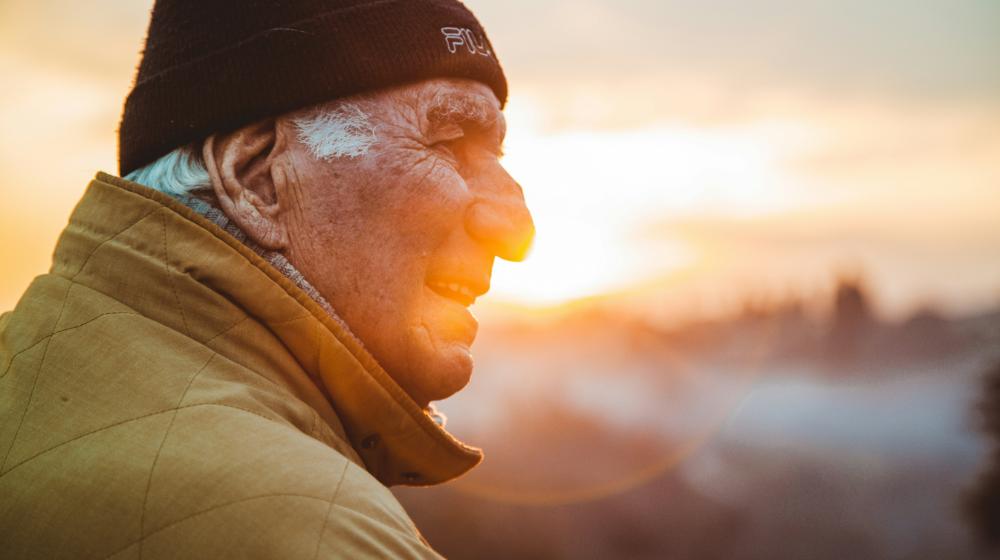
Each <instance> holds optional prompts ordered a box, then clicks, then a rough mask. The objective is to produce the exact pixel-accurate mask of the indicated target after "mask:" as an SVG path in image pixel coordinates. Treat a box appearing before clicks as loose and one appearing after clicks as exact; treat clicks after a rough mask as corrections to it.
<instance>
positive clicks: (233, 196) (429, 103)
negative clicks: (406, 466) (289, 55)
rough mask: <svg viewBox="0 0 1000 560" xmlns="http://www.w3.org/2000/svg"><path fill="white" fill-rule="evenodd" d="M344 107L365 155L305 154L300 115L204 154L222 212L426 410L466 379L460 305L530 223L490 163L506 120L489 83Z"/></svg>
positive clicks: (479, 289) (399, 93)
mask: <svg viewBox="0 0 1000 560" xmlns="http://www.w3.org/2000/svg"><path fill="white" fill-rule="evenodd" d="M346 102H350V103H353V104H355V105H356V106H358V107H359V108H361V109H362V110H363V111H365V112H366V113H367V114H368V115H369V116H370V121H371V124H372V125H373V127H374V130H375V136H376V138H377V142H376V143H375V144H374V145H373V146H372V147H371V149H370V150H369V152H368V153H367V154H366V155H364V156H360V157H354V158H351V157H340V158H334V159H331V160H330V161H323V160H321V159H317V158H316V157H314V156H313V155H312V154H311V153H310V151H309V149H308V147H307V146H306V145H305V144H303V143H302V142H300V141H299V139H298V138H297V135H298V131H297V129H296V127H295V125H294V123H293V122H292V119H293V118H294V117H296V116H298V115H301V114H302V111H299V112H295V113H291V114H287V115H283V116H281V117H278V118H276V119H273V120H267V121H263V122H259V123H255V124H254V125H251V126H248V127H245V128H242V129H239V130H237V131H234V132H232V133H230V134H225V135H216V136H213V137H211V138H209V139H208V140H206V142H205V145H204V149H203V156H204V159H205V163H206V165H207V167H208V169H209V172H210V174H211V176H212V181H213V187H214V190H215V194H216V197H217V199H218V203H219V204H220V206H221V207H222V209H223V211H224V212H226V214H227V215H228V216H229V217H230V218H231V219H233V220H234V221H235V222H236V223H237V224H238V225H239V226H241V227H242V228H243V229H244V231H246V232H247V234H248V235H249V236H250V237H251V238H253V239H254V240H255V241H257V242H258V243H260V244H261V245H263V246H265V247H268V248H271V249H274V250H277V251H279V252H281V253H283V254H284V255H285V256H286V257H287V258H288V259H289V261H290V262H291V263H292V264H293V265H294V266H295V267H296V268H298V269H299V271H301V272H302V274H304V275H305V277H306V278H307V279H308V280H309V281H310V283H312V284H313V285H314V286H315V287H316V288H317V289H318V290H319V291H320V293H322V294H323V295H324V297H326V298H327V299H328V300H329V301H330V303H331V304H332V305H333V307H334V309H336V310H337V312H338V314H340V316H341V318H343V319H344V321H345V322H346V323H347V324H348V325H349V326H350V328H351V329H352V331H353V332H354V333H355V334H356V335H357V336H358V338H360V339H361V341H362V342H363V343H364V345H365V346H366V348H367V349H368V350H369V351H370V352H371V353H372V354H373V355H374V357H375V358H376V360H378V362H379V363H380V364H381V365H382V366H383V367H384V368H385V369H386V371H388V373H389V374H390V375H391V376H392V377H393V378H394V379H395V380H396V381H397V382H398V383H399V385H400V386H401V387H402V388H403V389H404V390H406V391H407V392H408V393H409V394H410V396H411V397H413V399H414V400H415V401H416V402H417V403H418V404H420V405H422V406H426V404H427V403H428V402H429V401H432V400H439V399H443V398H445V397H447V396H449V395H451V394H453V393H454V392H456V391H458V390H459V389H461V388H462V387H464V386H465V384H466V383H467V382H468V380H469V377H470V375H471V373H472V366H473V362H472V357H471V354H470V347H471V345H472V342H473V339H474V338H475V336H476V329H477V323H476V320H475V319H474V318H473V317H472V315H471V314H470V313H469V311H468V309H467V307H468V305H469V304H470V303H471V300H472V299H473V298H472V297H471V296H476V295H481V294H482V293H484V292H486V290H487V289H488V288H489V282H490V275H491V271H492V265H493V259H494V258H495V257H500V258H504V259H508V260H520V259H522V258H523V257H524V254H525V251H526V250H527V248H528V246H529V245H530V243H531V240H532V237H533V235H534V226H533V224H532V220H531V216H530V214H529V212H528V209H527V208H526V206H525V203H524V198H523V195H522V192H521V188H520V186H519V185H518V184H517V183H516V182H515V181H514V180H513V179H512V178H511V177H510V175H508V174H507V172H506V171H505V170H504V168H503V167H502V166H501V164H500V162H499V156H500V145H501V142H502V141H503V136H504V134H505V121H504V118H503V114H502V113H501V112H500V104H499V102H498V100H497V98H496V96H495V95H494V94H493V92H492V90H490V88H488V87H487V86H485V85H483V84H480V83H478V82H472V81H468V80H456V79H435V80H427V81H423V82H419V83H416V84H413V85H407V86H402V87H397V88H392V89H389V90H383V91H380V92H376V93H374V94H369V95H366V96H364V97H360V98H356V99H349V100H340V101H334V102H331V103H330V104H327V107H337V106H338V104H341V103H346ZM456 286H457V287H458V288H459V290H458V292H457V293H456V292H455V291H453V289H452V288H455V287H456ZM463 292H464V293H463Z"/></svg>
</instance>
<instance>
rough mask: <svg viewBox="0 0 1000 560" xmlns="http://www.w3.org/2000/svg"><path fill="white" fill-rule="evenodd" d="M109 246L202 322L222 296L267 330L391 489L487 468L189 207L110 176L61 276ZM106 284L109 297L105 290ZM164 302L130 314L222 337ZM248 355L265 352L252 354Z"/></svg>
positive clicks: (96, 183) (282, 282)
mask: <svg viewBox="0 0 1000 560" xmlns="http://www.w3.org/2000/svg"><path fill="white" fill-rule="evenodd" d="M150 220H156V221H157V231H159V230H160V229H162V232H161V235H162V239H155V240H154V239H149V237H152V235H145V236H143V237H141V238H135V239H131V238H129V236H128V235H126V232H127V231H128V230H132V229H133V228H134V227H135V226H136V225H137V224H140V223H141V222H144V221H145V222H149V221H150ZM161 223H162V224H161ZM160 225H162V228H161V227H160ZM80 245H89V246H90V247H87V246H83V247H81V246H80ZM108 245H110V246H111V247H112V248H113V249H115V248H117V249H120V250H119V251H118V253H116V255H115V258H116V259H117V260H116V261H115V262H118V261H132V263H133V264H136V266H133V267H129V268H127V270H128V273H129V274H130V275H132V276H134V275H136V274H139V275H145V276H146V277H142V278H138V279H137V278H130V281H138V282H144V283H148V285H150V286H157V285H169V286H170V288H171V290H172V291H173V294H172V295H173V297H174V298H175V299H177V298H184V299H185V300H186V301H187V305H185V306H184V307H185V308H187V309H189V310H190V309H199V310H204V311H200V312H201V313H203V314H208V313H209V312H210V311H209V309H210V308H209V307H206V306H208V305H209V304H208V303H207V302H208V301H210V300H211V299H212V297H214V298H215V299H216V300H217V299H218V296H219V295H221V296H222V297H224V298H225V299H226V300H228V301H230V302H233V303H234V304H236V305H237V306H239V307H240V308H242V310H243V311H244V312H245V313H246V314H247V315H249V316H250V317H251V318H252V319H254V320H256V321H257V322H259V323H260V324H262V325H264V326H265V327H267V328H268V330H270V332H271V333H272V334H273V335H274V336H275V337H276V338H277V339H279V340H280V342H281V344H282V345H283V346H284V347H285V348H286V349H287V350H288V351H289V352H290V353H291V355H292V356H294V358H295V361H296V362H297V363H298V365H299V366H301V368H302V370H304V371H305V373H306V374H307V375H308V377H309V380H310V381H311V382H312V383H315V385H316V386H317V387H318V389H319V390H320V391H321V393H322V395H323V396H324V397H325V399H326V400H327V401H328V402H326V403H317V404H314V405H313V407H314V408H316V409H317V412H319V413H320V416H321V417H327V418H328V416H329V415H324V414H323V411H322V409H324V408H329V407H330V406H332V409H333V410H335V411H336V418H328V423H330V424H331V425H334V427H335V429H336V428H337V427H339V426H336V424H337V423H338V420H339V423H342V425H343V431H344V432H345V434H346V436H347V437H348V439H349V441H350V443H351V445H352V446H353V447H354V449H355V450H356V451H357V452H358V454H359V455H360V457H361V458H362V460H363V461H364V463H365V466H366V467H367V468H368V470H369V471H370V472H371V473H372V474H373V475H374V476H375V477H376V478H378V479H379V480H380V481H381V482H382V483H383V484H386V485H393V484H408V485H429V484H437V483H440V482H444V481H447V480H450V479H452V478H455V477H457V476H459V475H461V474H463V473H464V472H466V471H468V470H469V469H471V468H472V467H474V466H475V465H477V464H478V463H479V462H480V461H481V460H482V453H481V451H480V450H478V449H475V448H472V447H469V446H466V445H465V444H463V443H461V442H460V441H458V440H457V439H455V438H454V437H453V436H451V435H450V434H449V433H448V432H446V431H445V430H444V429H443V428H442V427H440V426H438V424H437V423H435V421H434V420H433V419H432V418H431V416H430V415H429V414H428V413H427V412H426V411H424V410H422V409H421V408H420V407H419V406H418V405H417V404H416V403H415V402H414V401H413V400H412V399H411V398H410V397H409V395H407V394H406V393H405V391H403V390H402V388H400V387H399V385H398V384H396V382H395V381H394V380H393V379H392V377H390V376H389V375H388V374H387V373H386V372H385V370H383V369H382V367H381V366H380V365H379V364H378V363H377V362H376V361H375V359H374V358H373V357H372V356H371V354H370V353H368V351H367V350H365V349H364V347H363V346H362V345H361V343H360V342H359V341H358V339H357V338H356V337H355V336H354V335H353V334H351V332H350V331H349V330H348V328H347V326H346V325H345V324H344V323H343V322H342V321H340V320H338V319H337V318H336V315H334V314H332V313H329V312H328V311H326V310H324V309H323V307H322V306H321V304H320V303H319V302H318V301H317V300H316V299H314V298H312V297H310V296H309V295H307V294H306V292H305V291H303V289H302V288H301V287H300V286H298V285H296V283H295V282H293V281H292V280H291V279H289V278H288V277H287V276H285V275H284V274H282V273H281V272H279V271H278V270H277V269H276V268H275V267H274V266H272V265H271V264H269V263H268V262H267V261H266V260H265V259H264V258H262V257H261V256H260V255H258V254H257V253H255V252H254V251H252V250H251V249H250V248H249V247H248V246H247V245H245V244H243V243H241V242H240V241H239V240H238V239H236V238H235V237H234V236H233V235H231V234H229V233H227V232H226V231H224V230H223V229H222V228H220V227H219V226H218V225H217V224H215V223H213V222H212V221H210V220H209V219H206V218H205V217H204V216H202V215H200V214H199V213H197V212H195V211H194V210H192V209H191V208H189V207H187V206H185V205H184V204H182V203H181V202H180V201H178V200H175V199H173V198H171V197H169V196H167V195H165V194H163V193H160V192H158V191H154V190H152V189H149V188H147V187H144V186H142V185H138V184H136V183H132V182H130V181H126V180H124V179H121V178H118V177H114V176H111V175H108V174H105V173H98V174H97V177H96V178H95V179H94V180H93V181H92V182H91V183H90V185H89V187H88V189H87V192H86V193H85V194H84V196H83V198H82V200H81V201H80V203H79V204H78V205H77V207H76V209H75V210H74V212H73V216H72V217H71V219H70V224H69V226H68V227H67V228H66V232H64V234H63V237H62V238H61V239H60V243H59V246H58V247H57V249H56V255H55V259H54V264H53V270H54V271H55V272H57V273H58V272H59V270H60V269H62V270H63V271H64V272H68V273H73V272H74V270H76V271H79V270H80V268H81V267H83V265H84V263H83V262H75V261H80V260H82V259H83V257H85V256H88V255H92V254H93V252H94V251H96V250H97V249H98V248H101V247H104V248H107V246H108ZM87 258H89V257H87ZM123 266H124V265H123ZM108 272H109V276H110V275H111V274H110V273H111V271H108ZM164 275H166V276H167V277H166V278H165V277H164ZM84 280H86V279H84ZM89 282H90V283H91V284H98V285H94V286H91V287H94V288H95V289H98V290H102V288H103V289H105V290H107V292H112V293H108V295H111V296H114V293H113V292H114V282H115V278H103V279H102V278H100V277H93V276H91V277H90V279H89ZM101 282H104V283H106V285H103V286H102V285H99V284H100V283H101ZM107 292H106V293H107ZM179 294H180V295H179ZM199 294H202V295H201V296H199ZM210 296H211V297H210ZM163 297H168V295H166V294H163ZM199 297H201V298H202V300H203V301H199ZM158 299H159V298H156V297H152V298H148V299H147V300H145V304H144V303H143V302H139V303H136V302H129V303H130V305H132V306H133V307H137V306H138V307H141V308H137V309H136V310H137V311H138V312H140V313H142V314H144V315H147V316H150V317H151V318H154V319H156V320H159V321H160V322H163V323H164V324H167V325H168V326H172V324H173V326H175V327H176V328H177V330H182V332H186V334H188V336H190V337H191V338H194V339H196V340H199V342H202V343H205V342H207V341H208V340H209V339H210V338H211V336H213V335H212V331H211V329H208V330H206V331H205V332H199V331H198V329H197V328H192V327H191V324H192V323H194V322H195V321H190V320H189V319H188V318H186V317H185V316H184V313H181V314H180V315H181V316H180V317H179V319H178V318H177V317H172V316H166V315H164V316H162V317H160V316H157V314H162V313H164V311H163V310H162V308H163V307H164V306H163V303H162V301H158ZM188 313H189V314H190V313H191V312H190V311H189V312H188ZM215 336H217V335H215ZM245 350H246V351H247V352H253V351H254V349H253V348H252V344H250V345H248V347H247V348H246V349H245ZM242 351H243V349H241V352H242ZM289 374H291V375H294V372H291V373H289ZM310 404H313V403H310Z"/></svg>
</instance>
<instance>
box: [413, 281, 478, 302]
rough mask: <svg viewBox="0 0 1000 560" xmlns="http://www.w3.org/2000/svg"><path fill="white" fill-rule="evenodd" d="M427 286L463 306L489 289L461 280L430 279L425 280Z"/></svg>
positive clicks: (474, 300)
mask: <svg viewBox="0 0 1000 560" xmlns="http://www.w3.org/2000/svg"><path fill="white" fill-rule="evenodd" d="M427 287H428V288H430V289H431V290H433V291H434V293H436V294H438V295H439V296H441V297H444V298H447V299H450V300H452V301H455V302H458V303H459V304H461V305H462V306H464V307H469V306H470V305H472V304H473V303H476V298H477V297H479V296H481V295H483V294H484V293H486V291H487V290H488V289H489V288H483V287H481V286H477V285H475V284H472V283H466V282H463V281H461V280H448V281H445V280H431V281H428V282H427Z"/></svg>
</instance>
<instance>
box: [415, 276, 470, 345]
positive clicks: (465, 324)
mask: <svg viewBox="0 0 1000 560" xmlns="http://www.w3.org/2000/svg"><path fill="white" fill-rule="evenodd" d="M424 289H425V290H426V291H427V292H429V293H430V294H431V295H432V297H434V298H437V299H438V300H440V301H441V302H442V303H443V304H444V305H445V306H446V308H447V309H450V310H453V313H454V314H455V315H456V320H455V321H454V323H457V324H458V325H460V328H461V330H463V331H465V333H467V334H468V336H467V339H468V340H467V342H468V343H469V344H472V340H473V339H474V338H475V337H476V331H477V330H478V329H479V322H478V321H477V320H476V318H475V317H474V316H473V315H472V313H471V312H470V311H469V309H468V308H467V307H466V306H465V305H463V304H462V303H460V302H458V301H455V300H453V299H451V298H449V297H445V296H443V295H441V294H439V293H437V292H435V291H434V290H432V289H431V288H430V286H427V285H424ZM449 322H451V321H449ZM456 326H457V325H456ZM463 338H466V337H463Z"/></svg>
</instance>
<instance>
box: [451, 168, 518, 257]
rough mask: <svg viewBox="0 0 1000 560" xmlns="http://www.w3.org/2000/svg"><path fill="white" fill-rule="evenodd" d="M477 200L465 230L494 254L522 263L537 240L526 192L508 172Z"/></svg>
mask: <svg viewBox="0 0 1000 560" xmlns="http://www.w3.org/2000/svg"><path fill="white" fill-rule="evenodd" d="M500 173H501V174H502V177H501V178H500V179H499V180H497V181H491V183H492V184H491V185H490V186H491V187H492V188H489V189H485V192H483V193H482V194H480V195H479V196H477V197H476V199H475V200H474V201H473V202H472V205H471V206H470V207H469V210H468V213H467V214H466V217H465V229H466V230H467V231H468V232H469V234H470V235H471V236H472V238H473V239H475V240H476V241H478V242H479V243H481V244H482V245H484V246H485V247H486V248H487V249H489V251H490V252H492V253H493V254H494V255H496V256H498V257H500V258H501V259H504V260H508V261H521V260H524V257H525V256H526V255H527V253H528V249H529V248H530V247H531V242H532V240H533V239H534V238H535V224H534V222H533V221H532V219H531V212H529V211H528V207H527V206H526V205H525V203H524V192H523V191H522V190H521V185H519V184H517V181H515V180H514V179H513V178H512V177H511V176H510V175H508V174H507V172H506V171H501V172H500Z"/></svg>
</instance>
